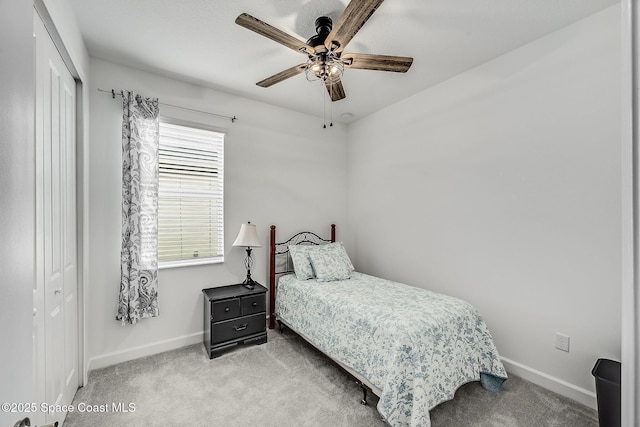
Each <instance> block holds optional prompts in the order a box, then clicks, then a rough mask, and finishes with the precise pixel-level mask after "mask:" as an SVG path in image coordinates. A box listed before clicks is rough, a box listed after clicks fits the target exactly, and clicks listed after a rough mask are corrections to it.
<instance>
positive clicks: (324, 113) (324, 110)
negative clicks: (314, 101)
mask: <svg viewBox="0 0 640 427" xmlns="http://www.w3.org/2000/svg"><path fill="white" fill-rule="evenodd" d="M322 86H324V84H323V85H322ZM322 89H324V87H323V88H322ZM321 93H322V128H323V129H326V128H327V107H326V105H327V101H326V99H327V97H326V96H324V90H323V91H322V92H321Z"/></svg>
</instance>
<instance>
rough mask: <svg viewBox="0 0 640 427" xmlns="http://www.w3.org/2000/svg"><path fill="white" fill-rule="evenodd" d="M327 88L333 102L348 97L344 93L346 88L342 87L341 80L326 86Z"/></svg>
mask: <svg viewBox="0 0 640 427" xmlns="http://www.w3.org/2000/svg"><path fill="white" fill-rule="evenodd" d="M325 87H326V88H327V92H329V96H330V97H331V101H332V102H335V101H340V100H341V99H344V98H346V97H347V95H346V94H345V93H344V86H342V81H340V80H338V81H337V82H335V83H333V84H327V85H325Z"/></svg>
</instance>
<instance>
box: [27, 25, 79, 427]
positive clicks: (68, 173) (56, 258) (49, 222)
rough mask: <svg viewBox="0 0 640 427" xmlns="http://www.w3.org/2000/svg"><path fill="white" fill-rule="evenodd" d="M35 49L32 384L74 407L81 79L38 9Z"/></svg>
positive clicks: (53, 417)
mask: <svg viewBox="0 0 640 427" xmlns="http://www.w3.org/2000/svg"><path fill="white" fill-rule="evenodd" d="M34 48H35V54H36V78H35V84H36V170H37V173H36V236H37V237H36V265H37V275H36V285H35V288H34V374H35V378H34V381H35V384H34V386H35V387H34V389H35V391H36V398H38V399H39V401H40V402H45V403H47V404H49V405H56V406H58V405H68V404H70V403H71V401H72V400H73V397H74V395H75V393H76V390H77V388H78V301H77V249H76V242H77V230H76V154H75V153H76V135H75V129H76V124H75V117H76V99H75V81H74V79H73V77H72V76H71V73H70V72H69V70H68V69H67V68H66V66H65V64H64V62H63V60H62V58H61V57H60V54H59V53H58V51H57V50H56V47H55V45H54V44H53V41H52V40H51V38H50V37H49V34H48V33H47V31H46V29H45V28H44V25H43V24H42V21H41V20H40V18H39V17H38V15H37V13H34ZM65 416H66V413H64V412H58V411H53V413H47V414H45V417H44V421H45V422H47V423H52V422H54V421H59V422H62V421H63V420H64V418H65ZM36 418H42V416H41V415H40V417H36ZM39 421H40V422H42V420H39Z"/></svg>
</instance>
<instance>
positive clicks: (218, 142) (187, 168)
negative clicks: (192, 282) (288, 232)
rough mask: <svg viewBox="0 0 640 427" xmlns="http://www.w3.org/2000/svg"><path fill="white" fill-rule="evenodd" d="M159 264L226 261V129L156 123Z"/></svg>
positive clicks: (160, 265)
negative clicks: (157, 137)
mask: <svg viewBox="0 0 640 427" xmlns="http://www.w3.org/2000/svg"><path fill="white" fill-rule="evenodd" d="M159 145H160V146H159V151H158V159H159V165H158V166H159V167H158V169H159V175H160V180H159V188H158V262H159V267H175V266H181V265H193V264H205V263H213V262H222V261H223V260H224V239H223V236H224V228H223V223H224V222H223V188H224V186H223V175H224V174H223V164H224V133H220V132H216V131H213V130H207V129H203V128H199V127H193V126H184V125H181V124H175V123H171V122H167V121H165V120H161V121H160V143H159Z"/></svg>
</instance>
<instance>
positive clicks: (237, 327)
mask: <svg viewBox="0 0 640 427" xmlns="http://www.w3.org/2000/svg"><path fill="white" fill-rule="evenodd" d="M248 325H249V324H248V323H244V324H242V325H240V326H234V327H233V329H235V330H236V331H244V330H245V329H247V326H248Z"/></svg>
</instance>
